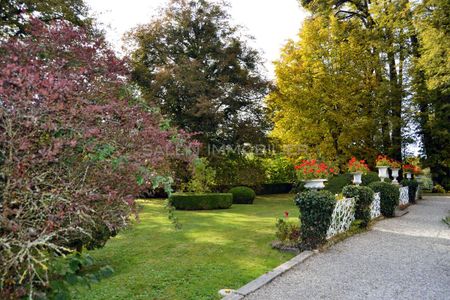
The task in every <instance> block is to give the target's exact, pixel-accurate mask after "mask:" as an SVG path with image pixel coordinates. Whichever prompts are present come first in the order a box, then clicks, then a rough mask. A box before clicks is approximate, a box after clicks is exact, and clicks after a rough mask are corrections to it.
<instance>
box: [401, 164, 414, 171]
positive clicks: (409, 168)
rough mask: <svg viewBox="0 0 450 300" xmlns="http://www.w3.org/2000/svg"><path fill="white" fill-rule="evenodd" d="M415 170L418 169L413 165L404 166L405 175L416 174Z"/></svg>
mask: <svg viewBox="0 0 450 300" xmlns="http://www.w3.org/2000/svg"><path fill="white" fill-rule="evenodd" d="M415 168H416V167H415V166H413V165H411V164H407V165H403V172H404V173H414V169H415Z"/></svg>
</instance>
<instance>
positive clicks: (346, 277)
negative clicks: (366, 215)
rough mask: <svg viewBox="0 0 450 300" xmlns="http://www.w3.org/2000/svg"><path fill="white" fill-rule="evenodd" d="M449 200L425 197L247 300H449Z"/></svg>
mask: <svg viewBox="0 0 450 300" xmlns="http://www.w3.org/2000/svg"><path fill="white" fill-rule="evenodd" d="M449 210H450V197H427V198H426V199H425V200H423V201H419V202H418V204H416V205H413V206H411V207H409V213H408V214H406V215H404V216H402V217H400V218H394V219H385V220H382V221H380V222H378V223H377V224H376V225H375V226H374V228H373V230H372V231H369V232H367V233H363V234H360V235H356V236H353V237H351V238H349V239H347V240H345V241H343V242H341V243H338V244H336V245H335V246H333V247H331V248H330V249H328V250H327V251H325V252H323V253H320V254H318V255H315V256H313V257H311V258H310V259H308V260H306V261H305V262H304V263H302V264H300V265H299V266H297V267H294V268H293V269H292V270H290V271H288V272H287V273H285V274H284V275H282V276H281V277H278V278H276V279H275V280H274V281H273V282H271V283H269V284H268V285H266V286H264V287H262V288H261V289H259V290H257V291H256V292H255V293H253V294H250V295H249V296H247V297H246V298H245V299H248V300H250V299H255V300H262V299H276V300H285V299H339V300H342V299H446V300H449V299H450V229H449V228H448V226H447V225H445V224H444V223H443V222H442V221H441V219H442V218H443V217H444V215H446V214H447V212H448V211H449Z"/></svg>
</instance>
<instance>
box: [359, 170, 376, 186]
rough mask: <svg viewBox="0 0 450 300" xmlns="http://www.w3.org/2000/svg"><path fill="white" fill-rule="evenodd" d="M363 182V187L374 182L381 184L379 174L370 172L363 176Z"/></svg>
mask: <svg viewBox="0 0 450 300" xmlns="http://www.w3.org/2000/svg"><path fill="white" fill-rule="evenodd" d="M361 181H362V183H361V185H363V186H368V185H369V184H371V183H372V182H379V181H380V177H378V173H377V172H368V173H367V174H363V175H362V178H361Z"/></svg>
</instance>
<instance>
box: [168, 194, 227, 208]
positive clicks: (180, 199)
mask: <svg viewBox="0 0 450 300" xmlns="http://www.w3.org/2000/svg"><path fill="white" fill-rule="evenodd" d="M169 203H170V204H171V205H172V206H174V207H175V208H176V209H180V210H202V209H223V208H230V206H231V205H232V204H233V194H231V193H202V194H196V193H173V194H172V195H170V197H169Z"/></svg>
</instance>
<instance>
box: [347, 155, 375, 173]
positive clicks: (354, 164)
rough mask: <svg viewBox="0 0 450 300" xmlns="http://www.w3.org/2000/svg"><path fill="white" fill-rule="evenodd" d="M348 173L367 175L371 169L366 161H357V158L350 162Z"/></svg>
mask: <svg viewBox="0 0 450 300" xmlns="http://www.w3.org/2000/svg"><path fill="white" fill-rule="evenodd" d="M348 171H349V172H350V173H353V172H362V173H364V174H366V173H367V172H369V171H370V169H369V166H368V165H367V164H366V162H365V161H364V160H357V159H356V157H352V159H350V160H349V161H348Z"/></svg>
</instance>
